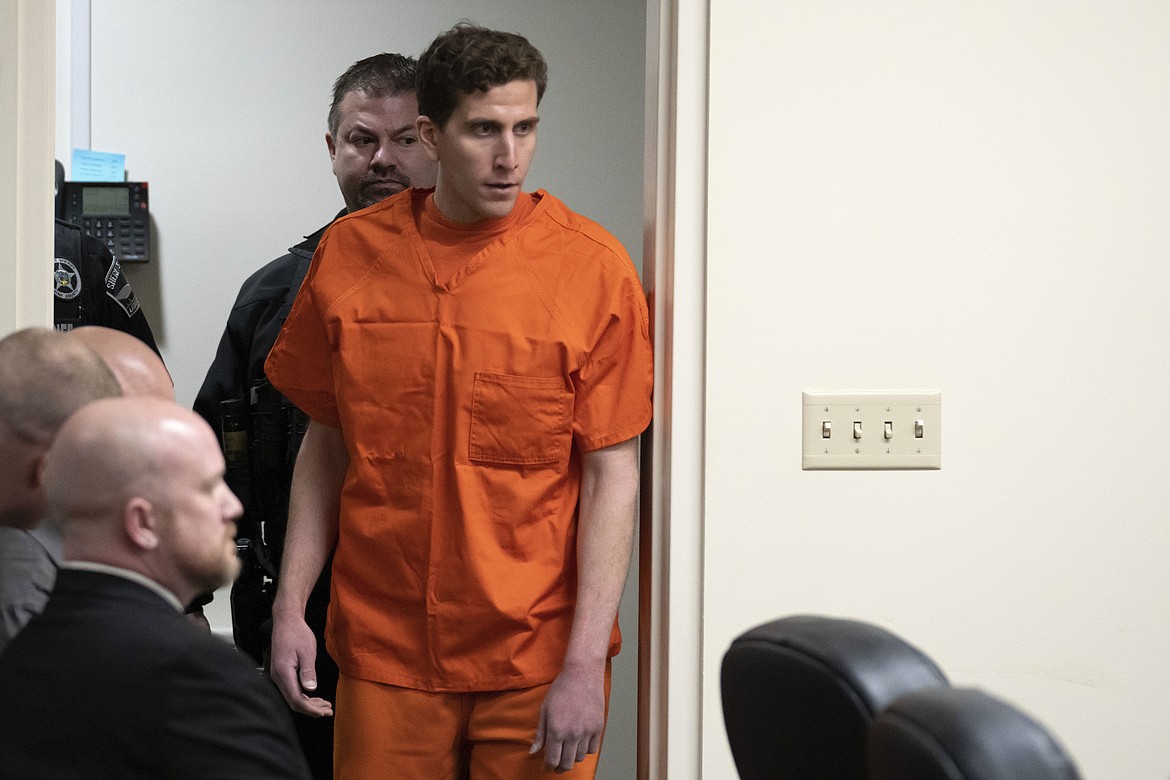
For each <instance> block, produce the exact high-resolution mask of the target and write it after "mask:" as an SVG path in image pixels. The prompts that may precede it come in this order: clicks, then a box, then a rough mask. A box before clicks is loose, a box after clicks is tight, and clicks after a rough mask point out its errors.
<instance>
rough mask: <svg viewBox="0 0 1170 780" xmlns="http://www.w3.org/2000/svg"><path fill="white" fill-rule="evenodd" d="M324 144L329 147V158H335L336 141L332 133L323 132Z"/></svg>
mask: <svg viewBox="0 0 1170 780" xmlns="http://www.w3.org/2000/svg"><path fill="white" fill-rule="evenodd" d="M325 145H326V146H328V147H329V159H330V160H336V159H337V143H336V142H335V141H334V140H333V134H332V133H325Z"/></svg>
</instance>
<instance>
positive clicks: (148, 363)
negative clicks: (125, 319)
mask: <svg viewBox="0 0 1170 780" xmlns="http://www.w3.org/2000/svg"><path fill="white" fill-rule="evenodd" d="M68 336H69V338H73V339H77V340H79V341H81V343H82V344H85V345H86V346H87V347H89V348H90V349H92V350H93V351H94V352H96V353H98V355H100V356H101V358H102V360H104V361H106V365H108V366H109V367H110V370H111V371H113V372H114V376H115V377H117V379H118V384H119V385H121V387H122V394H123V395H127V396H136V397H143V396H145V397H148V398H158V399H160V400H163V401H173V400H175V384H174V382H173V381H172V380H171V375H170V372H168V371H167V367H166V365H164V364H163V362H162V358H160V357H159V356H158V355H157V354H156V353H155V351H154V350H153V349H151V348H150V347H148V346H147V345H146V343H145V342H144V341H142V340H141V339H139V338H137V337H135V336H131V335H130V334H129V333H126V332H125V331H121V330H114V329H113V328H105V327H102V326H101V325H85V326H82V327H80V328H75V329H74V330H72V331H70V332H69V334H68Z"/></svg>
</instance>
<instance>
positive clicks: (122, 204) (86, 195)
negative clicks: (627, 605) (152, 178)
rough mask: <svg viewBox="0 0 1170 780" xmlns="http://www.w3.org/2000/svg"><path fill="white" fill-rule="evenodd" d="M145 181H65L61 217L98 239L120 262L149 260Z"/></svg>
mask: <svg viewBox="0 0 1170 780" xmlns="http://www.w3.org/2000/svg"><path fill="white" fill-rule="evenodd" d="M148 189H149V188H148V186H147V183H146V182H144V181H127V182H104V181H103V182H98V181H67V182H63V183H62V184H61V192H60V193H59V195H60V203H61V219H63V220H65V221H66V222H72V223H73V224H74V225H77V226H78V227H80V228H81V229H82V230H84V231H85V232H86V233H89V234H90V235H91V236H94V237H96V238H98V239H100V240H101V241H102V242H104V243H105V245H106V246H108V247H109V248H110V251H111V252H113V253H114V257H116V258H117V259H118V262H121V263H145V262H147V261H149V260H150V202H149V198H148Z"/></svg>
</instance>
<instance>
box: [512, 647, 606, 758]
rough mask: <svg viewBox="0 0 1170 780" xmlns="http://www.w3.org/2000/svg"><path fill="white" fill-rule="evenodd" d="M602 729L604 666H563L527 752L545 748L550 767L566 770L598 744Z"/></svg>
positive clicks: (554, 682)
mask: <svg viewBox="0 0 1170 780" xmlns="http://www.w3.org/2000/svg"><path fill="white" fill-rule="evenodd" d="M604 729H605V667H604V666H601V667H600V668H598V669H596V670H594V669H586V668H581V667H565V668H564V669H562V670H561V673H560V674H559V675H557V678H556V679H555V680H553V684H552V686H551V687H550V688H549V692H548V695H547V696H545V697H544V704H542V705H541V707H540V721H539V723H537V725H536V739H535V740H534V741H533V742H532V747H531V749H530V750H529V753H537V752H539V751H540V749H541V748H544V766H545V769H548V770H549V771H556V772H558V773H560V772H568V771H569V770H570V769H572V768H573V765H574V764H576V763H577V762H578V761H584V760H585V756H587V755H589V754H590V753H596V752H597V751H598V750H599V749H600V748H601V734H602V731H604Z"/></svg>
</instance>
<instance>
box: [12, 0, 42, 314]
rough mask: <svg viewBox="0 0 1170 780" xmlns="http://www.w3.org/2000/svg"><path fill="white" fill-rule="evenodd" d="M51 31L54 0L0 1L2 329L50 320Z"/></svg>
mask: <svg viewBox="0 0 1170 780" xmlns="http://www.w3.org/2000/svg"><path fill="white" fill-rule="evenodd" d="M53 34H54V33H53V4H52V3H44V2H39V0H0V149H2V150H4V152H3V153H2V154H0V236H4V237H5V238H6V240H5V249H4V251H2V252H0V274H3V278H5V279H7V280H8V282H6V283H5V284H4V285H0V335H3V334H5V333H9V332H10V331H12V330H15V329H17V328H20V327H24V326H26V325H48V324H50V323H51V322H52V287H51V285H50V279H51V276H52V263H51V262H49V259H50V258H51V257H52V251H53V249H52V248H53V223H52V219H53V157H52V138H53V101H52V100H51V99H50V96H51V95H52V94H53ZM30 258H36V260H35V261H34V262H27V261H28V259H30Z"/></svg>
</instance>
